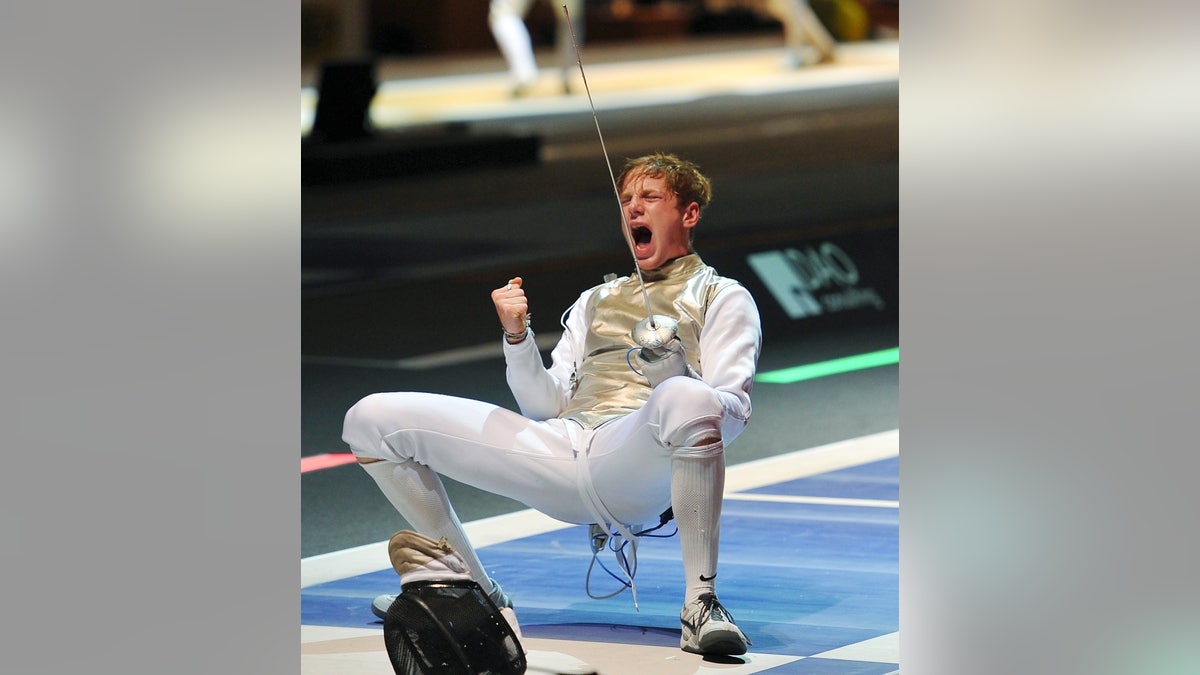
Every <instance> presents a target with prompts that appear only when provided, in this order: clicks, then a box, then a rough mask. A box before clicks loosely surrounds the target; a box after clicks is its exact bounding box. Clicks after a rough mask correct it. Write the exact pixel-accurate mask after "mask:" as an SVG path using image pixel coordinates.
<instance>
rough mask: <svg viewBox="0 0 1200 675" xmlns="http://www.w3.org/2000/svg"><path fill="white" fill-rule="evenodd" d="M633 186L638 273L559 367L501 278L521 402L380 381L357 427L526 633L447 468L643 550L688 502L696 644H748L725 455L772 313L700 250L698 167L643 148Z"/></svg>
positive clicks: (576, 336)
mask: <svg viewBox="0 0 1200 675" xmlns="http://www.w3.org/2000/svg"><path fill="white" fill-rule="evenodd" d="M616 184H617V186H618V191H619V194H620V198H621V205H622V209H623V212H624V213H623V215H624V218H625V223H627V225H628V228H625V227H623V228H622V231H623V232H624V233H625V234H626V236H627V237H628V243H629V245H630V249H631V250H632V251H633V253H634V257H635V259H636V264H637V269H636V270H635V273H634V274H633V275H631V276H629V277H622V278H612V279H610V280H608V281H606V282H605V283H602V284H600V285H598V286H595V287H593V288H590V289H588V290H586V291H584V292H583V293H582V294H581V295H580V296H579V299H578V300H577V301H576V302H575V303H574V305H573V306H572V307H571V308H570V309H569V311H568V313H566V314H565V315H564V319H563V322H562V323H563V327H564V332H563V336H562V338H561V339H560V340H559V342H558V343H557V345H556V346H555V347H554V349H553V351H552V352H551V365H550V367H549V368H547V367H545V365H544V362H543V360H542V356H541V354H540V353H539V351H538V348H537V346H536V345H535V343H534V340H533V339H532V337H533V330H532V328H530V326H529V321H528V317H529V299H528V298H527V296H526V293H525V289H524V287H523V285H524V280H523V279H522V278H520V277H514V278H512V279H510V280H509V282H508V283H507V284H505V285H503V286H501V287H499V288H497V289H495V290H494V291H492V301H493V303H494V304H495V307H496V312H497V315H498V317H499V319H500V323H501V326H502V328H503V331H504V337H503V345H504V356H505V361H506V364H507V371H506V373H507V381H508V384H509V387H510V388H511V390H512V392H513V395H514V397H515V399H516V401H517V404H518V406H519V408H520V413H516V412H513V411H511V410H508V409H506V408H503V407H500V406H497V405H493V404H491V403H486V402H481V401H474V400H469V399H463V398H456V397H449V396H444V395H439V394H431V393H416V392H399V393H381V394H372V395H370V396H367V397H365V398H364V399H362V400H361V401H359V402H358V403H357V404H355V405H354V407H353V408H351V409H350V410H349V412H347V414H346V421H345V427H344V431H343V439H344V440H345V441H346V443H347V444H349V446H350V447H351V449H352V450H353V452H354V454H355V455H356V456H357V457H358V459H359V462H360V463H361V465H362V466H363V468H364V469H365V470H366V471H367V473H369V474H370V475H371V477H372V478H374V479H375V481H376V483H377V484H378V485H379V488H380V490H382V492H383V494H384V495H386V496H387V498H388V500H389V501H391V503H392V504H393V505H394V506H395V507H396V509H397V510H398V511H399V512H400V514H401V515H402V516H404V518H405V519H406V520H407V521H408V522H409V523H410V524H411V525H412V526H413V529H415V530H416V531H418V532H420V533H422V534H424V535H426V536H429V537H433V538H439V537H445V538H446V539H447V541H448V542H449V543H450V544H451V545H452V546H453V548H454V550H456V551H457V552H458V553H459V554H461V555H462V557H463V559H464V560H465V562H466V564H467V566H468V567H469V568H470V570H471V573H472V576H473V578H474V580H475V581H476V582H478V583H479V585H480V586H481V587H482V589H483V590H484V591H485V592H488V593H489V597H490V598H491V599H492V600H493V601H494V602H495V604H496V605H497V606H498V607H500V608H502V609H503V610H504V612H505V616H506V618H508V619H509V620H510V622H511V623H512V624H513V627H514V629H516V632H517V634H518V635H519V629H517V626H516V618H515V614H514V613H513V609H512V603H511V602H510V600H509V598H508V597H507V595H506V594H505V593H504V592H503V591H502V590H501V589H500V586H499V585H498V584H496V583H495V582H494V581H493V580H491V579H490V578H488V576H487V574H486V573H485V571H484V567H483V564H482V563H481V562H480V561H479V558H478V556H477V554H476V552H475V550H474V548H473V547H472V546H471V544H470V542H469V541H468V540H467V537H466V535H465V533H464V531H463V528H462V525H461V523H460V522H459V519H458V516H457V515H456V514H455V512H454V509H453V508H452V507H451V505H450V503H449V500H448V498H447V495H446V492H445V490H444V488H443V486H442V483H441V479H440V478H439V474H441V475H445V476H448V477H450V478H452V479H454V480H457V481H460V482H462V483H466V484H468V485H472V486H474V487H477V488H480V489H482V490H486V491H489V492H492V493H495V494H499V495H503V496H505V497H509V498H511V499H515V500H518V501H520V502H523V503H524V504H526V505H528V506H529V507H531V508H534V509H537V510H538V511H541V512H543V513H545V514H547V515H549V516H551V517H553V518H557V519H560V520H563V521H567V522H572V523H579V524H589V523H596V524H598V525H599V526H601V527H603V528H604V531H605V532H606V533H607V534H611V536H612V537H613V538H614V539H618V540H619V539H624V540H625V541H627V542H631V543H632V544H633V546H634V547H635V548H634V553H635V554H636V543H637V533H639V532H642V531H643V530H644V529H645V528H646V526H647V525H653V524H656V523H658V522H659V521H660V515H661V514H664V513H665V512H666V511H667V509H671V510H672V511H673V516H674V519H675V523H676V526H677V527H678V531H679V537H680V547H681V549H682V555H683V568H684V573H685V579H684V582H685V586H684V597H683V609H682V611H681V613H680V622H681V627H682V636H681V638H680V648H681V649H683V650H685V651H689V652H694V653H702V654H715V655H728V654H743V653H745V652H746V648H747V645H748V644H749V640H748V639H747V638H746V636H745V634H744V633H743V632H742V631H741V630H740V629H739V628H738V627H737V625H736V624H735V623H734V621H733V617H732V616H731V615H730V613H729V612H728V611H727V610H726V609H725V608H724V607H723V606H722V605H721V603H720V602H718V601H717V596H716V587H715V580H716V576H717V553H718V544H719V539H720V516H721V504H722V492H723V490H724V483H725V456H724V451H725V447H726V446H727V445H728V444H729V443H730V442H731V441H733V439H734V438H736V437H737V436H738V434H740V433H741V432H742V430H743V428H744V427H745V425H746V423H747V421H748V420H749V418H750V391H751V387H752V384H753V381H754V373H755V368H756V366H757V362H758V356H759V351H760V349H761V327H760V321H759V314H758V309H757V306H756V305H755V303H754V299H753V298H752V297H751V295H750V292H749V291H748V290H747V289H746V288H745V287H744V286H742V285H741V284H739V283H738V282H737V281H735V280H733V279H729V278H727V277H722V276H720V275H719V274H718V273H717V271H716V270H715V269H713V268H712V267H709V266H708V265H706V264H705V263H704V262H703V261H702V260H701V259H700V257H699V255H698V254H696V253H695V251H694V250H693V246H692V234H693V229H694V228H695V227H696V225H697V223H698V222H699V221H700V215H701V211H702V210H703V208H704V207H705V206H707V205H708V203H709V200H710V197H711V185H710V183H709V180H708V179H707V178H706V177H705V176H704V175H703V174H701V173H700V171H699V170H698V168H697V167H696V166H695V165H694V164H692V163H691V162H688V161H686V160H683V159H680V158H678V157H676V156H674V155H670V154H664V153H655V154H652V155H648V156H645V157H641V158H638V159H634V160H631V161H629V162H628V163H627V164H626V165H625V167H624V169H623V170H622V172H621V173H620V175H619V176H618V177H617V179H616ZM643 284H644V287H643ZM643 289H644V290H643ZM647 304H649V306H650V307H649V310H650V311H648V308H647ZM651 316H652V317H653V318H652V319H651ZM624 572H625V573H626V576H627V579H628V583H629V584H630V585H631V586H632V582H633V579H632V570H631V569H630V568H625V569H624ZM633 592H634V600H635V602H636V587H634V589H633ZM391 597H392V596H386V597H384V598H383V599H382V600H380V601H377V602H376V608H377V611H379V608H382V610H383V611H386V608H387V606H388V604H389V603H390V600H391Z"/></svg>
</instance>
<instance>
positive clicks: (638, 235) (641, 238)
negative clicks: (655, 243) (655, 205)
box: [630, 225, 653, 247]
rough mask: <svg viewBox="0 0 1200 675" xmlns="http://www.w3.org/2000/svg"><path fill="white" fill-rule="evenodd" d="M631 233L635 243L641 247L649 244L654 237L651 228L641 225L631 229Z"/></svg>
mask: <svg viewBox="0 0 1200 675" xmlns="http://www.w3.org/2000/svg"><path fill="white" fill-rule="evenodd" d="M630 233H631V234H632V235H633V243H634V244H636V245H637V246H639V247H641V246H646V245H647V244H649V243H650V239H651V238H652V237H653V234H652V233H651V232H650V228H648V227H642V226H640V225H639V226H637V227H634V228H633V229H631V230H630Z"/></svg>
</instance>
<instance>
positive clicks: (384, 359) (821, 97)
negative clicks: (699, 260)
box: [300, 82, 899, 557]
mask: <svg viewBox="0 0 1200 675" xmlns="http://www.w3.org/2000/svg"><path fill="white" fill-rule="evenodd" d="M898 96H899V84H898V82H892V83H867V84H861V85H856V86H832V85H831V86H830V87H828V88H826V89H817V90H813V89H808V90H805V91H797V92H788V91H780V92H776V93H774V94H766V95H761V96H756V97H752V98H747V97H723V96H714V97H712V98H711V99H706V100H701V101H693V102H690V103H688V104H687V105H681V104H671V105H665V106H661V107H657V106H644V107H641V108H638V109H630V110H624V111H614V112H612V113H611V114H608V115H607V116H606V118H605V124H606V125H607V127H606V129H605V131H604V133H605V136H606V138H607V139H613V140H612V141H610V145H609V148H608V149H609V153H610V155H612V157H613V162H614V164H615V163H618V162H619V161H620V160H621V158H623V157H628V156H633V155H636V154H641V153H643V152H648V151H653V150H669V151H672V152H676V153H679V154H681V155H683V156H685V157H688V158H689V159H692V160H694V161H697V162H698V163H700V164H701V166H702V167H703V168H704V169H705V170H706V172H707V173H708V174H709V175H710V177H711V178H712V179H713V183H714V193H715V197H714V202H713V205H712V206H711V207H710V209H709V210H708V211H707V212H706V213H705V215H704V219H703V221H702V223H701V225H700V227H699V228H698V231H697V235H696V247H697V250H698V252H699V253H700V254H701V256H702V257H704V259H705V260H706V262H708V263H709V264H712V265H713V266H715V267H717V269H718V270H720V271H722V272H726V271H727V270H730V271H734V272H737V271H738V270H740V269H743V268H744V258H745V254H746V252H747V251H749V250H752V249H754V248H755V247H757V246H771V245H785V244H789V243H794V242H805V241H815V240H817V239H819V238H821V237H836V236H871V237H874V239H875V240H877V241H879V242H881V243H879V244H877V246H879V247H882V248H883V250H882V252H881V254H880V255H881V256H882V258H884V259H889V260H891V264H892V269H891V270H890V272H889V273H891V274H894V272H895V265H896V263H895V261H896V259H897V258H898V251H897V250H896V248H897V244H896V242H897V237H896V227H897V214H898V207H899V204H898V194H897V192H898V191H897V187H898V181H899V166H898V159H897V157H898V145H899V143H898V138H897V126H898V110H897V108H898ZM509 122H510V123H509V126H510V127H511V128H517V127H518V126H519V127H520V128H522V129H528V128H529V121H528V120H512V121H509ZM781 122H786V124H781ZM592 125H593V120H592V117H591V116H590V115H585V114H579V113H564V114H561V115H557V116H547V117H546V118H545V119H543V120H539V121H538V123H537V124H536V125H535V127H536V128H538V129H540V138H539V140H540V143H541V159H539V160H538V161H535V162H514V163H512V164H510V165H507V166H504V165H501V166H470V165H465V166H461V167H456V168H453V169H444V170H438V171H430V172H425V173H421V172H416V173H408V174H406V175H403V176H393V177H390V178H389V177H379V178H376V179H373V180H363V181H356V182H346V183H339V184H325V185H319V186H311V185H309V186H306V187H305V188H304V191H303V197H302V198H303V237H302V254H303V270H302V272H303V290H302V292H303V310H302V331H303V353H304V360H303V362H302V364H301V368H302V387H301V401H300V404H301V406H302V415H301V418H302V427H303V428H302V444H303V445H302V448H301V454H302V456H309V455H317V454H322V453H343V452H347V448H346V447H345V445H344V444H343V443H342V442H341V440H340V431H341V422H342V416H343V415H344V413H345V411H346V410H347V408H349V407H350V406H351V405H352V404H353V403H354V402H355V401H357V400H358V399H359V398H360V397H362V396H364V395H366V394H369V393H372V392H375V391H394V390H417V391H435V392H440V393H445V394H451V395H457V396H466V397H470V398H477V399H482V400H488V401H492V402H494V403H497V404H500V405H505V406H509V407H513V408H514V409H515V404H514V402H513V400H512V397H511V394H510V393H509V392H508V390H507V388H506V386H505V383H504V366H503V360H502V359H501V357H500V356H499V351H498V342H499V332H498V326H497V323H496V318H495V313H494V310H493V309H492V306H491V302H490V299H489V297H488V293H489V292H490V290H491V289H492V288H494V287H496V286H499V285H503V283H504V282H505V281H506V280H507V279H508V278H509V277H511V276H516V275H520V276H522V277H524V278H525V280H526V290H527V292H528V294H529V297H530V303H531V311H532V312H533V314H534V323H535V327H536V328H537V329H538V330H539V331H541V332H543V333H546V334H549V333H551V332H553V331H554V329H555V328H557V318H558V316H559V314H560V313H561V312H562V311H563V310H564V309H565V308H566V307H567V306H569V304H570V303H571V301H573V300H574V298H575V297H576V296H577V294H578V293H579V292H580V291H581V290H583V289H584V288H586V287H589V286H591V285H594V284H595V283H598V282H599V281H600V279H601V278H602V276H603V275H604V274H605V273H607V272H616V273H619V274H628V273H630V272H631V271H632V260H631V258H630V256H629V252H628V250H627V249H626V248H624V242H623V241H622V239H621V237H620V233H619V214H618V212H617V208H616V200H615V197H614V195H613V193H612V186H611V183H610V182H609V175H608V173H607V169H606V167H605V162H604V156H603V154H602V152H601V149H600V146H599V144H598V143H594V145H595V148H594V150H592V151H588V150H586V148H587V147H588V145H589V142H590V141H594V139H595V127H594V126H592ZM468 126H469V125H468ZM731 130H734V131H735V132H736V133H730V131H731ZM476 131H478V132H479V133H490V134H497V133H498V134H504V133H506V121H505V120H490V121H489V122H488V123H487V124H486V125H480V126H479V127H477V128H476ZM397 133H403V132H397ZM422 133H423V134H429V133H431V132H430V131H429V130H423V131H422ZM432 133H434V134H436V133H437V130H433V132H432ZM444 133H446V134H462V133H471V131H467V132H464V130H463V128H462V126H461V125H459V126H457V127H455V128H453V129H447V130H445V131H444ZM523 133H524V132H523ZM566 147H570V148H571V152H557V151H556V150H558V149H562V148H566ZM581 148H583V149H584V150H582V151H581V150H580V149H581ZM741 273H742V272H739V274H741ZM731 275H733V276H736V274H731ZM752 291H753V292H755V296H756V300H757V301H758V303H759V305H760V308H763V309H764V310H766V309H767V308H768V305H771V304H773V301H772V299H771V298H770V297H769V294H766V293H764V292H762V291H761V289H759V290H755V289H753V288H752ZM897 312H898V308H897V307H895V306H894V302H893V303H892V304H891V306H889V307H888V308H887V311H884V312H875V313H872V314H871V315H869V316H859V317H857V318H854V319H846V320H842V321H829V322H824V323H821V322H808V323H801V322H796V321H789V320H788V319H787V317H786V316H784V315H783V314H782V313H781V312H779V311H778V310H777V309H776V310H772V311H764V322H763V328H764V345H763V352H762V357H761V360H760V363H759V368H760V371H766V370H772V369H776V368H783V367H788V366H793V365H798V364H802V363H811V362H816V361H822V360H826V359H833V358H838V357H842V356H849V355H853V354H859V353H864V352H869V351H873V350H879V349H886V348H891V347H896V346H898V345H899V334H898V328H897ZM489 344H490V345H493V346H494V347H495V348H496V350H497V351H496V352H495V353H494V354H489V353H481V354H479V355H478V356H477V357H476V358H474V359H472V360H468V361H466V362H460V363H451V364H448V365H443V366H436V367H431V368H426V369H410V368H404V367H397V365H396V364H395V362H396V361H397V360H401V359H406V358H410V357H414V356H420V355H429V354H436V353H442V352H447V351H451V350H457V349H464V348H475V347H476V346H478V345H489ZM898 398H899V367H898V366H897V365H889V366H883V367H877V368H871V369H867V370H861V371H857V372H852V373H845V374H841V375H834V376H830V377H824V378H820V379H816V380H810V381H807V382H802V383H796V384H788V385H774V384H761V383H760V384H759V385H757V386H756V388H755V391H754V398H753V404H754V414H753V418H752V420H751V423H750V426H749V427H748V428H747V430H746V432H745V433H744V434H743V435H742V436H741V437H740V438H739V439H738V440H737V442H735V443H734V444H732V445H731V447H730V448H729V449H728V451H727V459H728V462H729V463H731V464H732V463H738V462H744V461H747V460H751V459H756V458H759V457H766V456H771V455H776V454H780V453H784V452H790V451H793V450H799V449H803V448H807V447H813V446H817V445H821V444H824V443H829V442H834V441H838V440H843V439H847V438H853V437H857V436H861V435H864V434H869V433H874V432H879V431H885V430H890V429H896V428H899V403H898ZM448 489H449V490H450V493H451V498H452V500H453V502H454V503H455V505H456V508H457V509H458V511H459V515H460V517H461V518H462V519H463V520H464V521H466V520H474V519H477V518H481V517H485V516H489V515H495V514H499V513H505V512H509V511H514V510H518V509H521V508H524V507H523V505H521V504H519V503H517V502H513V501H511V500H507V499H504V498H499V497H495V496H492V495H488V494H486V493H483V492H480V491H478V490H475V489H473V488H470V487H468V486H464V485H460V484H456V483H454V482H452V481H449V482H448ZM301 499H302V519H301V527H302V537H301V544H302V550H301V556H302V557H308V556H312V555H317V554H320V553H326V552H330V551H335V550H340V549H344V548H348V547H352V546H357V545H361V544H367V543H372V542H377V541H381V540H385V539H387V538H388V537H389V536H390V535H391V534H392V533H393V532H395V531H396V530H398V529H401V528H402V527H404V526H405V525H406V523H404V521H403V520H402V519H400V517H399V516H398V515H397V514H396V513H395V512H394V510H393V509H392V508H391V506H390V505H389V504H388V503H387V502H386V500H385V499H384V498H383V497H382V495H380V494H379V493H378V490H377V489H376V488H375V486H374V484H373V482H372V481H371V480H370V479H369V477H368V476H367V475H366V474H365V473H364V472H363V471H362V470H361V469H359V468H358V467H357V466H354V465H345V466H339V467H335V468H330V469H324V470H319V471H313V472H308V473H304V474H302V476H301Z"/></svg>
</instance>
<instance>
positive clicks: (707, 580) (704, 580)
mask: <svg viewBox="0 0 1200 675" xmlns="http://www.w3.org/2000/svg"><path fill="white" fill-rule="evenodd" d="M716 578H717V574H716V572H714V573H713V575H712V576H711V577H708V578H707V579H705V578H704V575H703V574H701V575H700V581H702V582H704V583H708V582H709V581H712V580H713V579H716Z"/></svg>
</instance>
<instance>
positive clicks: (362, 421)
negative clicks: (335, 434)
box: [342, 394, 383, 464]
mask: <svg viewBox="0 0 1200 675" xmlns="http://www.w3.org/2000/svg"><path fill="white" fill-rule="evenodd" d="M381 399H382V395H381V394H370V395H368V396H365V397H363V398H362V399H360V400H359V401H358V403H355V404H354V405H353V406H350V409H349V410H347V411H346V417H345V419H344V420H343V421H342V441H343V442H344V443H345V444H346V445H349V446H350V450H351V451H352V452H353V453H354V454H355V456H357V457H358V458H359V461H360V462H363V463H364V464H365V463H368V462H372V461H376V460H375V459H373V458H370V457H366V453H367V452H369V449H370V448H371V447H373V446H377V445H378V444H379V443H380V442H381V440H382V439H380V438H379V437H378V436H379V434H378V433H377V432H375V431H374V430H375V429H377V428H378V426H379V425H378V423H377V420H378V419H379V417H380V412H381V409H382V407H383V406H382V400H381ZM364 459H365V460H366V461H364Z"/></svg>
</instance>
